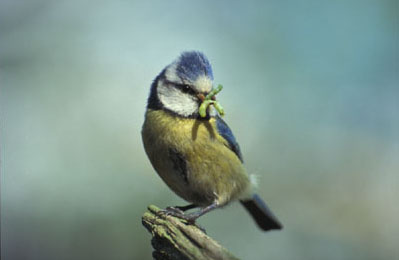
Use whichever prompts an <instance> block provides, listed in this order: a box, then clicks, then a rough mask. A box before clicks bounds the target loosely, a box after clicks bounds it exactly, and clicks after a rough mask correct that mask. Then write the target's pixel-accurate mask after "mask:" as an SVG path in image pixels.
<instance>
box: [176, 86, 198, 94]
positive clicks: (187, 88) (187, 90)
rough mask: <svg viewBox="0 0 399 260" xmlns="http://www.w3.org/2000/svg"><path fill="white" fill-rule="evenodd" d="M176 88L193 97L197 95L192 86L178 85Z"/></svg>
mask: <svg viewBox="0 0 399 260" xmlns="http://www.w3.org/2000/svg"><path fill="white" fill-rule="evenodd" d="M176 87H178V88H179V89H180V90H181V91H182V92H183V93H188V94H191V95H195V94H196V93H195V91H194V90H193V88H192V87H191V86H190V85H187V84H178V85H176Z"/></svg>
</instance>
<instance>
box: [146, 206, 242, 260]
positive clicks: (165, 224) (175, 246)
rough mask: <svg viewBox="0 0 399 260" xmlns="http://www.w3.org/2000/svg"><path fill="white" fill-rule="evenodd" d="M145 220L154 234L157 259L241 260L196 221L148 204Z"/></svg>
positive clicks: (154, 255) (153, 244)
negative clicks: (196, 223) (165, 212)
mask: <svg viewBox="0 0 399 260" xmlns="http://www.w3.org/2000/svg"><path fill="white" fill-rule="evenodd" d="M142 222H143V225H144V227H146V228H147V230H148V231H149V232H150V233H151V234H152V237H153V238H152V240H151V243H152V246H153V248H154V252H153V257H154V259H156V260H238V258H237V257H235V256H233V255H232V254H231V253H230V252H229V251H228V250H227V249H225V248H224V247H222V246H221V245H220V244H219V243H218V242H216V241H215V240H213V239H212V238H211V237H209V236H208V235H206V234H205V233H204V231H203V230H201V229H200V228H199V227H197V226H196V225H192V224H189V223H187V222H186V221H185V220H182V219H179V218H176V217H173V216H167V215H166V214H164V213H162V212H161V210H160V209H159V208H158V207H156V206H154V205H150V206H148V211H147V212H146V213H144V215H143V217H142Z"/></svg>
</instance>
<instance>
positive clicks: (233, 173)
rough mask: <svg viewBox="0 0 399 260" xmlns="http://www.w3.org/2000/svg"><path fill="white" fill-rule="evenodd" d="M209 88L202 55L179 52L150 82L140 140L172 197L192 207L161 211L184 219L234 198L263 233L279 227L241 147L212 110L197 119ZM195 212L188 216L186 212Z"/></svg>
mask: <svg viewBox="0 0 399 260" xmlns="http://www.w3.org/2000/svg"><path fill="white" fill-rule="evenodd" d="M212 89H213V73H212V68H211V65H210V63H209V61H208V59H207V58H206V57H205V55H204V54H202V53H200V52H197V51H191V52H184V53H182V54H181V55H180V57H179V58H177V60H175V61H174V62H173V63H171V64H170V65H168V66H167V67H166V68H165V69H164V70H163V71H162V72H161V73H160V74H159V75H158V76H157V77H156V78H155V80H154V81H153V83H152V85H151V90H150V96H149V98H148V104H147V110H146V113H145V121H144V125H143V128H142V138H143V144H144V148H145V151H146V153H147V155H148V158H149V159H150V161H151V164H152V166H153V167H154V169H155V171H156V172H157V173H158V175H159V176H160V177H161V178H162V180H163V181H164V182H165V183H166V184H167V185H168V186H169V188H170V189H172V190H173V191H174V192H175V193H176V194H177V195H179V196H180V197H181V198H183V199H184V200H186V201H188V202H190V203H191V204H190V205H188V206H184V207H168V208H166V210H165V211H166V213H167V214H170V215H174V216H177V217H180V218H183V219H186V220H187V221H189V222H191V223H194V221H195V220H196V219H197V218H198V217H200V216H202V215H203V214H205V213H207V212H209V211H211V210H213V209H216V208H220V207H223V206H225V205H227V204H228V203H229V202H231V201H235V200H239V201H240V202H241V203H242V205H243V206H244V207H245V208H246V209H247V210H248V212H249V213H250V214H251V215H252V217H253V218H254V220H255V221H256V223H257V224H258V226H259V227H260V228H261V229H262V230H265V231H267V230H272V229H281V228H282V225H281V223H280V222H279V221H278V220H277V218H276V217H275V216H274V215H273V213H272V212H271V211H270V210H269V208H268V207H267V206H266V204H265V203H264V202H263V201H262V199H261V198H260V197H259V196H258V195H257V194H255V193H254V191H253V190H254V183H253V182H251V179H253V178H250V176H249V175H248V173H247V172H246V170H245V168H244V165H243V157H242V155H241V152H240V147H239V145H238V143H237V141H236V139H235V138H234V135H233V133H232V131H231V130H230V128H229V126H228V125H227V124H226V123H225V122H224V121H223V119H222V118H221V117H220V116H219V115H218V113H217V111H215V109H214V108H213V107H211V106H210V107H208V108H207V112H206V116H205V117H201V116H200V115H199V107H200V105H201V104H202V102H203V101H204V97H205V96H206V95H207V94H208V93H209V92H211V91H212ZM193 208H199V210H197V211H195V212H191V213H187V212H185V211H186V210H189V209H193Z"/></svg>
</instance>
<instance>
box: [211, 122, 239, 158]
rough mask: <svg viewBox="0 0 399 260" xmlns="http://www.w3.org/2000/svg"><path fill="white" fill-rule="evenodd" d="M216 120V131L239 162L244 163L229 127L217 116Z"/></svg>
mask: <svg viewBox="0 0 399 260" xmlns="http://www.w3.org/2000/svg"><path fill="white" fill-rule="evenodd" d="M215 119H216V129H217V131H218V133H219V135H221V136H222V137H223V138H224V139H225V140H226V141H227V143H228V144H229V148H230V149H231V150H232V151H233V152H234V153H235V154H236V155H237V156H238V158H239V159H240V161H241V162H244V160H243V158H242V154H241V150H240V146H239V145H238V143H237V141H236V139H235V137H234V135H233V132H232V131H231V130H230V128H229V126H228V125H227V124H226V122H224V121H223V119H222V118H221V117H219V116H216V117H215Z"/></svg>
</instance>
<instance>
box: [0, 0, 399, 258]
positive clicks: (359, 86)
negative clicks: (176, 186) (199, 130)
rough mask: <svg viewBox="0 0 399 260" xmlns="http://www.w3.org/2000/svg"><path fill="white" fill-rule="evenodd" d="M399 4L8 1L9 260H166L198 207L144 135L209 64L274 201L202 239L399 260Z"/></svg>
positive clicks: (3, 73) (258, 248) (2, 104)
mask: <svg viewBox="0 0 399 260" xmlns="http://www.w3.org/2000/svg"><path fill="white" fill-rule="evenodd" d="M398 25H399V23H398V2H397V1H395V0H393V1H372V0H365V1H364V0H362V1H360V0H353V1H316V0H314V1H277V0H273V1H252V2H249V1H248V2H244V1H210V0H209V1H196V2H194V1H192V2H191V3H188V2H184V1H160V0H159V1H151V3H150V1H148V2H147V3H144V1H49V0H38V1H27V0H24V1H13V0H1V2H0V87H1V89H0V109H1V110H0V117H1V122H0V123H1V129H0V130H1V132H0V138H1V139H0V141H1V259H5V260H6V259H7V260H8V259H41V260H43V259H151V251H152V249H151V245H150V238H151V236H150V234H149V233H147V231H146V230H145V229H144V228H143V227H142V225H141V216H142V214H143V213H144V212H145V210H146V207H147V205H149V204H156V205H157V206H159V207H166V206H170V205H184V204H185V202H184V201H182V200H181V199H179V198H178V197H177V196H176V195H174V194H173V193H172V192H171V191H170V190H169V189H168V188H167V187H166V185H165V184H164V183H163V182H162V181H161V179H160V178H159V177H158V176H157V174H156V173H155V171H154V170H153V169H152V167H151V165H150V163H149V161H148V159H147V157H146V155H145V153H144V149H143V147H142V142H141V135H140V130H141V126H142V123H143V117H144V111H145V106H146V99H147V95H148V93H149V87H150V84H151V82H152V80H153V79H154V77H155V76H156V75H157V74H158V73H159V72H160V71H161V70H162V69H163V68H164V67H165V66H166V65H168V64H169V63H171V62H172V61H173V60H174V59H175V58H176V57H177V56H178V55H179V53H180V52H182V51H184V50H200V51H203V52H204V53H205V54H206V55H207V56H208V58H209V60H210V61H211V63H212V65H213V70H214V75H215V83H216V84H219V83H221V84H223V85H224V87H225V88H224V90H223V91H222V92H221V93H220V94H219V95H218V97H219V100H220V101H221V103H222V104H223V106H224V108H225V110H226V112H227V113H226V116H225V120H226V121H227V122H228V123H229V125H230V127H231V128H232V130H233V132H234V133H235V135H236V138H237V139H238V140H239V142H240V144H241V149H242V152H243V155H244V159H245V163H246V167H247V169H248V171H249V172H250V173H254V174H257V175H258V176H259V180H260V186H259V193H260V194H261V196H262V197H263V198H264V199H265V200H266V201H267V202H268V204H269V205H270V207H271V208H272V209H273V211H274V212H275V213H276V215H277V216H278V217H279V218H280V219H281V221H282V222H283V224H284V225H285V229H284V230H283V231H282V232H270V233H262V232H261V231H260V230H259V229H258V228H257V227H256V225H255V224H254V223H253V221H252V219H250V217H249V216H248V215H247V213H246V212H245V211H244V209H243V208H241V205H239V204H238V203H236V204H232V205H231V206H228V207H226V208H225V209H224V210H217V211H214V212H212V213H210V214H208V215H205V216H204V217H202V218H200V220H199V223H200V224H201V225H202V226H203V227H205V228H206V230H207V232H208V234H209V235H210V236H212V237H214V238H215V239H217V240H218V241H219V242H220V243H221V244H222V245H224V246H225V247H227V248H228V249H230V250H231V251H232V252H233V253H234V254H236V255H237V256H238V257H240V258H242V259H259V260H263V259H362V260H366V259H399V250H398V241H399V224H398V219H399V207H398V204H397V201H398V198H399V180H398V178H399V177H398V173H399V116H398V113H399V104H398V102H399V78H398V75H399V68H398V60H399V51H398V46H399V41H398Z"/></svg>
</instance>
